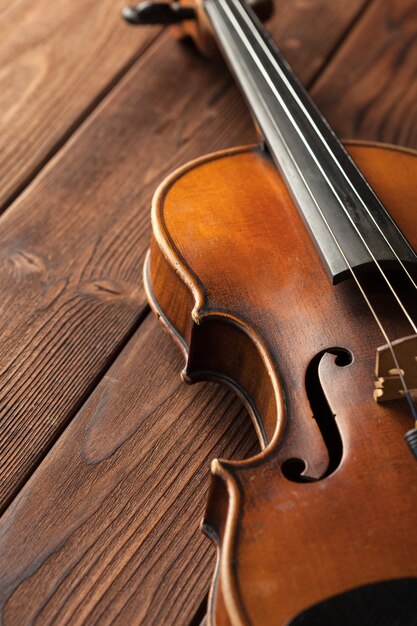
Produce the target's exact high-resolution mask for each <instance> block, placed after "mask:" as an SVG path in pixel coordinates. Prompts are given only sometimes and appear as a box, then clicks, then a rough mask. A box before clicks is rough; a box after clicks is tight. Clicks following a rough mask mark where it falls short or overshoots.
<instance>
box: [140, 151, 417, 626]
mask: <svg viewBox="0 0 417 626" xmlns="http://www.w3.org/2000/svg"><path fill="white" fill-rule="evenodd" d="M350 151H351V153H352V154H353V156H354V158H355V160H356V161H357V163H358V165H359V167H360V168H361V169H362V171H363V173H364V174H365V176H366V177H367V179H368V180H369V182H370V183H371V184H372V186H373V187H374V189H375V190H376V192H377V193H378V195H379V196H380V198H381V200H382V201H383V203H384V204H385V206H386V207H387V208H388V210H389V212H390V213H391V215H392V216H393V218H394V219H395V220H396V222H397V224H398V225H399V226H400V228H401V229H402V231H403V233H404V234H405V235H406V237H407V238H408V239H409V241H410V243H411V244H412V246H413V247H414V248H416V247H417V236H416V230H415V210H410V207H415V206H416V202H417V194H416V191H415V185H414V181H415V177H416V176H417V156H416V155H415V154H412V153H410V152H406V151H405V152H401V151H400V150H396V149H390V148H388V147H377V146H359V145H358V146H352V147H351V148H350ZM153 231H154V242H153V245H152V249H151V255H150V259H149V266H148V268H147V282H148V291H149V297H150V300H151V302H152V303H153V306H154V308H155V309H156V311H157V312H158V313H159V314H161V315H162V317H165V324H166V325H168V328H169V329H170V330H171V331H173V330H174V329H175V331H176V332H177V333H179V334H180V335H181V336H182V337H183V338H184V340H185V343H186V345H185V346H184V350H185V352H186V353H188V358H187V364H186V368H185V372H184V376H185V378H186V379H189V380H191V381H193V380H199V379H204V378H220V379H221V380H224V381H225V382H229V383H231V384H235V385H236V386H237V388H238V391H240V392H241V393H242V395H243V396H246V399H247V401H248V404H249V407H250V409H251V412H252V415H253V417H254V420H255V422H256V423H257V428H258V431H259V434H260V438H261V443H262V444H263V445H266V447H265V449H264V451H263V452H262V453H261V454H260V455H258V456H257V457H256V458H254V459H252V460H249V461H246V462H243V463H237V464H236V463H228V462H227V461H226V462H223V461H221V462H214V464H213V473H214V480H213V488H212V493H211V499H210V502H209V506H208V510H207V514H206V519H205V526H206V529H207V531H208V532H209V534H211V535H213V536H214V537H217V538H218V540H219V542H220V567H219V572H218V579H217V582H216V585H215V592H214V593H213V602H212V606H211V611H212V613H211V619H212V623H213V624H214V623H216V624H223V623H224V624H226V623H229V621H228V619H229V620H230V623H232V624H233V625H237V624H262V626H265V625H267V624H268V625H269V624H271V626H272V625H273V624H281V623H282V624H283V623H286V621H287V620H288V619H289V618H291V617H294V616H295V615H297V614H298V613H299V612H301V611H302V610H303V609H305V608H306V607H307V606H309V605H311V604H314V603H316V602H319V601H321V600H323V599H325V598H327V597H330V596H333V595H335V594H338V593H341V592H343V591H346V590H348V589H351V588H353V587H358V586H361V585H364V584H368V583H372V582H376V581H380V580H389V579H396V578H405V577H412V576H416V575H417V570H416V563H415V555H416V550H417V534H416V527H417V514H416V513H417V512H416V508H415V502H416V499H417V485H416V483H415V480H414V477H415V469H416V468H415V460H414V459H413V457H412V455H411V454H410V452H409V451H408V449H407V448H406V445H405V443H404V441H403V434H404V432H405V431H406V430H407V429H409V428H410V427H411V425H412V421H411V418H410V415H409V412H408V408H407V406H406V405H405V403H404V402H396V403H391V404H390V405H387V406H379V405H377V404H375V402H374V400H373V393H372V392H373V376H372V370H373V366H374V361H375V348H376V346H377V345H380V344H381V343H383V340H382V338H381V336H380V334H379V330H378V328H377V326H376V324H375V322H374V320H373V318H372V316H371V314H370V312H369V310H368V309H367V307H366V306H365V304H364V302H363V300H362V298H361V297H360V295H359V294H358V292H357V288H356V286H355V284H354V282H353V281H350V280H348V281H345V282H343V283H341V284H339V285H337V286H336V287H334V286H332V285H331V283H330V281H329V279H328V276H327V274H326V272H325V270H324V268H323V266H322V264H321V262H320V260H319V258H318V255H317V252H316V250H315V248H314V246H313V244H312V243H311V241H310V238H309V236H308V234H307V231H306V229H305V228H304V226H303V224H302V222H301V219H300V218H299V216H298V214H297V212H296V209H295V207H294V205H293V202H292V200H291V198H290V196H289V194H288V191H287V190H286V188H285V186H284V184H283V182H282V180H281V178H280V177H279V175H278V173H277V171H276V170H275V168H274V167H273V166H272V164H271V163H270V162H269V160H268V158H267V157H266V156H265V155H264V154H263V153H262V152H261V151H260V150H259V149H256V148H254V149H243V150H242V151H236V152H231V153H224V154H218V155H216V156H213V157H209V158H207V159H203V160H201V161H200V162H196V163H194V164H191V165H190V166H189V167H186V168H184V169H182V170H180V171H179V172H177V173H175V174H174V175H173V176H172V177H170V179H169V180H168V181H167V182H166V183H165V184H164V185H162V187H161V188H160V190H159V193H158V194H157V196H156V198H155V203H154V209H153ZM372 282H374V283H375V282H377V279H376V278H375V277H372ZM190 293H191V294H192V298H190ZM374 296H375V302H376V304H377V305H378V307H379V309H378V310H379V311H380V313H381V315H382V319H383V321H384V323H385V324H387V325H388V328H389V329H390V331H391V330H393V329H394V328H396V332H397V333H400V336H401V333H403V334H405V333H406V332H407V330H406V329H407V325H406V324H405V323H404V321H403V319H402V317H401V315H400V314H399V313H398V314H397V312H396V311H395V308H394V306H392V303H391V301H390V298H389V296H388V294H387V293H386V292H385V290H384V289H382V287H381V288H378V289H375V290H374ZM411 302H412V299H411V298H410V301H409V305H411ZM414 302H415V299H414ZM414 312H415V311H414ZM176 336H177V339H178V335H177V334H176ZM337 350H339V351H340V352H341V354H342V356H341V357H340V358H341V359H342V360H340V359H339V361H338V360H337V359H336V357H335V355H334V354H333V353H334V352H335V351H337ZM329 351H331V352H332V354H329ZM320 353H325V354H324V356H323V358H322V360H321V361H320V364H319V366H317V367H318V376H319V380H316V387H321V388H322V390H323V392H324V395H325V398H326V399H327V401H328V404H329V405H330V408H331V411H332V413H333V414H335V415H336V424H337V429H338V430H339V432H340V435H341V439H342V445H343V458H342V459H341V462H340V463H339V461H338V467H337V469H336V471H334V472H333V473H331V475H330V476H328V477H326V478H324V479H322V480H318V481H316V482H295V481H293V480H290V479H288V478H286V477H285V476H284V475H283V473H282V469H281V467H282V464H283V463H284V462H285V461H287V460H288V459H293V458H298V459H302V460H303V461H304V462H305V466H306V467H305V470H304V475H305V476H308V477H309V478H319V477H320V476H322V474H323V473H325V471H326V468H327V465H328V463H329V456H330V457H332V455H334V451H333V450H332V445H330V452H329V455H328V453H327V448H326V446H325V445H324V441H323V437H322V435H321V433H320V430H319V427H318V422H319V420H320V415H316V416H315V417H316V418H317V419H313V418H312V415H311V413H312V405H311V404H310V402H311V403H313V405H314V398H312V397H311V393H313V395H316V396H317V394H318V393H319V392H318V391H317V389H316V390H315V391H314V390H313V392H311V391H310V397H308V394H307V392H306V372H307V370H308V369H309V367H310V370H311V368H312V367H313V366H311V365H310V364H311V363H312V362H313V361H314V360H315V359H316V358H317V355H319V354H320ZM343 354H344V355H345V361H343ZM313 369H314V367H313ZM316 369H317V368H316ZM307 384H308V381H307ZM320 410H323V408H322V407H321V409H320ZM287 467H288V465H287ZM287 475H288V474H287ZM223 603H224V605H225V607H226V610H223V609H221V608H220V607H221V606H222V605H223ZM215 617H216V619H215Z"/></svg>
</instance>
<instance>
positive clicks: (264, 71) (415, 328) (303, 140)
mask: <svg viewBox="0 0 417 626" xmlns="http://www.w3.org/2000/svg"><path fill="white" fill-rule="evenodd" d="M232 1H233V0H232ZM220 2H221V3H222V4H224V9H225V11H226V13H228V14H229V19H230V21H231V22H234V26H235V28H236V29H237V30H238V31H240V34H241V36H242V37H243V38H244V39H245V40H246V43H247V47H248V48H250V49H251V50H252V51H253V59H254V61H255V63H256V65H257V66H258V68H259V69H260V71H261V73H262V74H263V76H264V78H265V80H266V82H267V83H268V84H269V86H270V88H271V90H272V92H273V93H274V94H275V97H276V98H277V100H278V101H279V102H280V104H281V106H282V108H283V109H284V111H285V112H286V114H287V117H288V119H289V120H290V122H291V124H292V125H293V127H294V129H295V130H296V132H297V134H298V135H299V137H300V139H301V141H302V142H303V143H304V145H305V147H306V148H307V150H308V152H309V154H310V156H311V157H312V159H313V160H314V161H315V163H316V166H317V167H318V169H319V170H320V172H321V174H322V176H323V177H324V179H325V180H326V182H327V184H328V185H329V187H330V189H331V191H332V192H333V194H334V196H335V198H336V199H337V201H338V202H339V204H340V206H341V208H342V210H343V211H344V213H345V215H346V216H347V218H348V219H349V221H350V223H351V224H352V226H353V228H354V229H355V231H356V233H357V235H358V236H359V238H360V240H361V242H362V245H363V246H364V247H365V249H366V250H367V252H368V254H369V256H370V258H371V260H372V261H373V263H374V264H375V265H376V267H377V268H378V271H379V272H380V274H381V275H382V277H383V279H384V281H385V283H386V284H387V286H388V288H389V289H390V291H391V292H392V294H393V296H394V298H395V299H396V301H397V303H398V305H399V306H400V308H401V310H402V312H403V314H404V315H405V317H406V318H407V320H408V322H409V324H410V326H411V327H412V328H413V331H414V332H415V333H417V324H416V323H415V322H414V321H413V319H412V318H411V315H410V314H409V313H408V311H407V309H406V308H405V306H404V304H403V303H402V302H401V300H400V298H399V296H398V294H397V293H396V291H395V289H394V287H393V286H392V284H391V282H390V281H389V279H388V277H387V275H386V274H385V272H384V270H383V269H382V267H381V265H380V263H379V262H378V260H377V259H376V257H375V255H374V254H373V252H372V250H371V249H370V248H369V246H368V244H367V243H366V240H365V238H364V237H363V235H362V233H361V232H360V230H359V229H358V227H357V226H356V224H355V222H354V221H353V219H352V217H351V215H350V214H349V212H348V211H347V209H346V207H345V205H344V203H343V201H342V199H341V198H340V197H339V195H338V194H337V192H336V190H335V189H334V186H333V185H332V184H331V182H330V180H329V179H328V177H327V175H326V173H325V171H324V170H323V168H322V166H321V165H320V163H319V162H318V160H317V157H316V156H315V154H314V151H313V150H312V149H311V146H310V145H309V144H308V142H307V141H306V139H305V137H304V136H303V134H302V132H301V130H300V128H299V127H298V125H297V123H296V122H295V120H294V118H293V117H292V115H291V113H290V112H289V110H288V108H287V106H286V105H285V103H284V101H283V100H282V97H281V95H280V94H279V92H278V91H277V89H276V87H275V85H274V83H273V82H272V81H271V78H270V76H269V74H268V72H267V71H266V69H265V67H264V66H263V65H262V63H261V61H260V59H259V57H258V56H257V54H256V51H255V49H254V47H253V45H252V44H251V42H250V41H249V40H248V38H247V36H246V34H245V33H244V31H243V30H242V28H241V26H240V24H239V22H238V21H237V19H236V17H235V16H234V15H233V13H232V11H231V10H230V8H229V7H228V5H227V4H226V3H225V2H224V0H220ZM234 6H235V7H236V8H237V9H238V10H239V13H241V14H242V16H243V17H245V18H246V21H247V24H248V26H249V28H250V29H251V30H252V32H254V33H255V34H256V35H258V33H257V31H256V30H255V29H254V28H253V25H252V24H251V22H250V20H249V19H248V15H247V14H246V12H245V11H244V9H243V7H242V5H241V4H240V3H238V4H236V3H234ZM242 11H243V13H242ZM258 37H259V35H258ZM261 41H262V40H261ZM262 43H263V42H262ZM271 58H272V59H273V57H272V56H271ZM259 96H261V94H260V93H259ZM264 108H265V111H268V107H267V106H266V104H265V103H264ZM270 119H271V118H270ZM271 121H272V120H271ZM273 125H274V126H275V128H276V130H278V132H279V135H280V137H281V140H282V142H283V143H284V145H286V147H287V151H288V153H290V151H289V149H288V146H287V144H286V142H285V140H284V139H283V137H282V134H281V132H280V131H279V129H278V127H277V125H276V123H275V121H273ZM304 184H305V186H306V188H307V189H308V191H309V193H310V195H311V196H312V193H311V190H310V188H309V187H308V184H307V183H306V181H304ZM320 214H321V215H322V216H323V214H322V211H320ZM385 239H386V238H385ZM395 256H396V259H397V260H399V257H398V255H396V254H395ZM400 264H401V266H403V264H402V262H401V261H400ZM406 274H407V276H408V272H406ZM412 282H413V281H412ZM413 284H414V283H413Z"/></svg>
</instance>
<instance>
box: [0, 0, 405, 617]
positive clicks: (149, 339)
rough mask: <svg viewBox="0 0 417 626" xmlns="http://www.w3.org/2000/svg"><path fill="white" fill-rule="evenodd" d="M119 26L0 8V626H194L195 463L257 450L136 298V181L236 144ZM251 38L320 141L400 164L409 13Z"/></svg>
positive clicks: (374, 13)
mask: <svg viewBox="0 0 417 626" xmlns="http://www.w3.org/2000/svg"><path fill="white" fill-rule="evenodd" d="M122 6H123V2H122V1H120V0H116V1H115V0H55V2H49V1H48V0H36V1H35V2H33V0H3V1H2V2H0V31H1V38H0V57H1V62H0V105H1V106H0V111H1V132H0V155H1V156H0V175H1V180H2V184H1V186H0V203H1V208H2V211H3V212H2V215H1V218H0V244H1V245H0V254H1V258H0V281H1V287H2V290H1V291H2V299H1V302H0V307H1V316H0V326H1V332H0V374H1V379H0V380H1V385H0V394H1V399H0V406H1V420H2V425H1V433H0V437H1V444H0V445H1V473H0V480H1V492H0V502H1V506H2V510H3V511H4V516H3V521H2V525H1V540H0V541H1V547H0V553H1V561H2V562H1V565H0V577H1V581H2V583H1V591H2V594H1V597H2V617H3V623H4V624H5V625H6V626H10V625H19V626H20V625H22V624H34V625H37V626H39V625H42V626H43V625H49V624H59V625H71V626H72V625H78V624H103V625H104V624H110V623H111V624H121V625H122V624H123V625H126V624H129V625H130V624H146V625H148V624H149V625H150V624H152V625H171V624H172V625H174V624H175V625H178V624H181V625H182V624H184V625H191V624H197V623H199V621H200V620H201V618H202V616H203V614H204V601H205V597H206V593H207V590H208V586H209V581H210V577H211V574H212V570H213V565H214V558H215V555H214V550H213V549H212V546H211V545H210V543H209V541H208V540H207V539H206V538H204V536H203V535H202V534H201V532H200V530H199V521H200V519H201V517H202V514H203V511H204V505H205V501H206V495H207V487H208V483H209V461H210V460H211V459H212V458H214V457H216V456H223V457H228V458H230V457H233V458H239V457H243V456H245V455H249V454H252V453H253V452H254V451H255V450H256V448H257V443H256V438H255V435H254V432H253V429H252V427H251V425H250V423H249V420H248V418H247V415H246V413H245V411H244V410H243V408H242V407H241V405H240V404H239V402H238V401H237V400H236V399H235V398H234V396H233V394H232V393H231V392H229V391H225V390H224V389H223V388H221V387H218V386H215V385H213V384H204V385H203V384H201V385H196V386H195V387H186V386H185V385H184V384H182V383H181V381H180V377H179V371H180V369H181V365H182V363H181V357H180V355H179V353H178V352H177V349H176V348H175V347H174V345H173V344H172V343H171V341H170V339H169V338H168V337H166V336H165V335H164V334H163V332H162V331H161V329H160V328H159V326H158V324H157V322H156V321H155V320H154V319H153V317H152V316H151V315H150V313H149V309H148V307H147V305H146V301H145V296H144V291H143V285H142V279H141V272H142V264H143V260H144V256H145V253H146V249H147V246H148V242H149V233H150V225H149V206H150V201H151V196H152V193H153V191H154V189H155V188H156V186H157V185H158V183H159V182H160V181H161V180H162V178H163V177H164V176H165V175H166V174H167V173H168V172H170V171H171V170H172V169H173V168H175V167H176V166H178V165H180V164H182V163H184V162H185V161H187V160H189V159H191V158H193V157H196V156H198V155H201V154H204V153H207V152H210V151H213V150H216V149H220V148H223V147H228V146H234V145H239V144H245V143H248V142H251V141H253V140H254V137H255V134H254V129H253V126H252V123H251V121H250V117H249V115H248V112H247V110H246V108H245V105H244V104H243V102H242V99H241V97H240V95H239V94H238V92H237V90H236V88H235V86H234V84H233V81H232V79H231V77H230V76H229V74H228V73H227V71H226V69H225V68H224V67H223V66H222V65H221V64H214V63H212V62H210V61H208V60H205V59H204V58H201V57H200V56H198V55H197V54H195V53H194V52H193V51H192V50H191V49H190V48H187V47H184V46H181V45H179V44H177V43H176V42H175V41H173V40H172V39H171V38H170V36H169V34H168V33H167V32H163V31H161V30H160V29H159V28H149V29H134V28H129V27H128V26H126V25H125V24H124V23H123V22H122V21H121V19H120V9H121V8H122ZM270 30H271V32H272V33H273V36H274V38H275V39H276V41H277V42H278V43H279V44H280V46H282V48H283V50H284V52H285V54H286V55H287V57H288V59H289V60H290V62H291V63H292V64H293V65H294V67H295V69H296V70H297V71H298V72H299V74H300V76H301V78H302V80H303V81H304V82H305V84H306V85H308V86H309V88H310V90H311V92H312V94H313V96H314V98H315V100H316V101H317V103H318V105H319V107H320V108H321V109H322V111H323V112H324V114H325V115H326V116H327V117H328V119H329V120H330V122H331V123H332V125H333V126H334V128H335V130H336V131H337V133H338V134H339V135H340V136H342V137H348V138H352V137H353V138H361V139H369V140H375V139H376V140H379V141H384V142H391V143H396V144H402V145H407V146H410V147H414V148H417V5H416V3H415V0H349V2H346V1H345V0H281V1H280V2H279V3H277V9H276V14H275V17H274V18H273V20H272V21H271V23H270Z"/></svg>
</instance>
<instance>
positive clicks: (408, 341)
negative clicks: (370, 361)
mask: <svg viewBox="0 0 417 626" xmlns="http://www.w3.org/2000/svg"><path fill="white" fill-rule="evenodd" d="M391 346H392V348H393V350H394V352H395V356H396V358H397V362H398V364H399V365H400V367H401V374H402V376H403V379H404V382H405V385H406V387H407V389H408V390H409V391H410V392H412V391H415V390H417V335H410V336H409V337H403V338H402V339H396V340H395V341H393V342H392V343H391ZM375 374H376V377H377V378H376V381H375V390H374V398H375V400H376V401H377V402H385V401H388V400H396V399H398V398H403V397H404V389H403V386H402V383H401V378H400V373H399V372H398V369H397V366H396V364H395V363H394V359H393V357H392V353H391V350H390V346H388V345H385V346H380V347H379V348H377V351H376V366H375Z"/></svg>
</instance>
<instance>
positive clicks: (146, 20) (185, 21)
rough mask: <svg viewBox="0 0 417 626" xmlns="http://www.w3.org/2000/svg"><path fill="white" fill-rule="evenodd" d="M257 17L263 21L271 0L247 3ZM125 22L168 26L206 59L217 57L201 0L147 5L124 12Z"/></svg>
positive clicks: (129, 8)
mask: <svg viewBox="0 0 417 626" xmlns="http://www.w3.org/2000/svg"><path fill="white" fill-rule="evenodd" d="M247 2H248V4H249V5H250V7H251V8H252V9H253V11H254V12H255V13H256V15H257V16H258V18H259V19H260V20H261V21H262V22H265V21H267V20H268V19H269V18H270V17H271V15H272V13H273V3H272V0H247ZM122 15H123V17H124V19H125V20H126V21H127V22H128V23H129V24H132V25H134V26H149V25H156V24H159V25H162V26H171V30H172V31H173V34H174V36H175V37H176V38H177V39H179V40H183V39H192V40H193V42H194V44H195V45H196V47H197V49H198V50H199V51H200V52H201V53H203V54H204V55H205V56H208V57H218V56H219V52H218V49H217V45H216V43H215V41H214V37H213V33H212V28H211V25H210V23H209V21H208V19H207V16H206V14H205V11H204V7H203V3H202V2H201V0H179V1H174V2H148V0H145V1H143V2H140V3H139V4H137V5H136V6H127V7H125V8H124V9H123V11H122Z"/></svg>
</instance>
